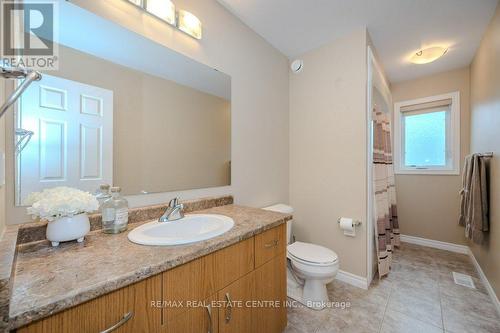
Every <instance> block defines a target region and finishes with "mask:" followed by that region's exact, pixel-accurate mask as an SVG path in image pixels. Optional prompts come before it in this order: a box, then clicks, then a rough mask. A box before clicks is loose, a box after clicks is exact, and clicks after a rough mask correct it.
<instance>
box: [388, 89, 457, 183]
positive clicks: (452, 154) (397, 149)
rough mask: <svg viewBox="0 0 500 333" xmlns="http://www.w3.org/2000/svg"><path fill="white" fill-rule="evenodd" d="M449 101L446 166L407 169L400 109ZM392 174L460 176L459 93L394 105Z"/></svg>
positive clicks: (402, 114) (402, 115)
mask: <svg viewBox="0 0 500 333" xmlns="http://www.w3.org/2000/svg"><path fill="white" fill-rule="evenodd" d="M447 99H451V105H450V114H449V116H450V121H449V127H448V126H447V128H446V139H447V140H446V142H447V154H446V159H447V165H446V166H444V167H442V166H429V167H408V166H405V165H404V142H403V140H404V139H405V138H404V120H403V117H404V113H405V112H402V111H401V108H403V107H405V106H411V105H416V104H424V103H432V102H438V101H442V100H447ZM447 125H448V123H447ZM394 173H396V174H409V175H459V174H460V92H459V91H455V92H451V93H447V94H442V95H436V96H429V97H424V98H418V99H413V100H407V101H402V102H397V103H394Z"/></svg>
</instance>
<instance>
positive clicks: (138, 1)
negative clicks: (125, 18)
mask: <svg viewBox="0 0 500 333" xmlns="http://www.w3.org/2000/svg"><path fill="white" fill-rule="evenodd" d="M128 1H129V2H132V3H133V4H134V5H136V6H139V7H142V6H143V3H142V2H143V0H128Z"/></svg>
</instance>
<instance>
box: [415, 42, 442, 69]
mask: <svg viewBox="0 0 500 333" xmlns="http://www.w3.org/2000/svg"><path fill="white" fill-rule="evenodd" d="M446 52H448V49H447V48H446V47H441V46H434V47H429V48H426V49H421V50H419V51H418V52H416V53H415V54H413V55H412V56H411V58H410V61H411V62H412V63H414V64H418V65H422V64H428V63H430V62H433V61H436V60H438V59H439V58H441V57H442V56H444V55H445V54H446Z"/></svg>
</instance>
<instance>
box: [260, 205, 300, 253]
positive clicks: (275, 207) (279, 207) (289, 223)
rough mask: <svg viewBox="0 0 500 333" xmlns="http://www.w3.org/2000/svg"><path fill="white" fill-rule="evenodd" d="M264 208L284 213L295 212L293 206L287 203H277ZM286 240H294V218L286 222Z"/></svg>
mask: <svg viewBox="0 0 500 333" xmlns="http://www.w3.org/2000/svg"><path fill="white" fill-rule="evenodd" d="M262 209H265V210H270V211H273V212H278V213H284V214H293V208H292V207H291V206H288V205H285V204H276V205H272V206H269V207H264V208H262ZM286 240H287V244H290V243H291V242H292V220H290V221H287V222H286Z"/></svg>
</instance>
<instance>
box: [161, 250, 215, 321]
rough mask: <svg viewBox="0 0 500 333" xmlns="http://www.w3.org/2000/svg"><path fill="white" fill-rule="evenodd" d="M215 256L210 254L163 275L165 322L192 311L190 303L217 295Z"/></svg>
mask: <svg viewBox="0 0 500 333" xmlns="http://www.w3.org/2000/svg"><path fill="white" fill-rule="evenodd" d="M214 262H215V256H214V255H212V254H210V255H207V256H205V257H201V258H198V259H195V260H193V261H190V262H188V263H186V264H183V265H180V266H178V267H175V268H173V269H171V270H169V271H166V272H165V273H163V300H164V301H165V302H166V304H167V305H166V307H165V308H164V311H163V322H164V323H166V322H169V321H172V319H173V318H175V317H176V316H179V315H181V314H182V313H183V312H185V311H188V310H191V307H190V305H189V304H188V302H202V301H203V300H206V299H208V298H209V297H210V296H211V295H215V294H216V292H217V290H216V289H215V270H214V269H215V267H214Z"/></svg>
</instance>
